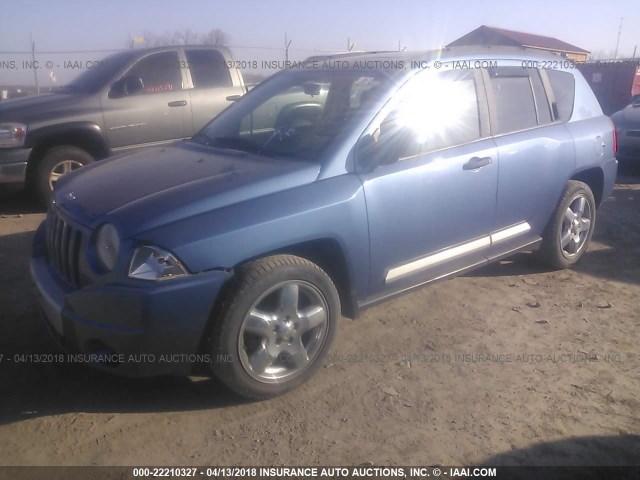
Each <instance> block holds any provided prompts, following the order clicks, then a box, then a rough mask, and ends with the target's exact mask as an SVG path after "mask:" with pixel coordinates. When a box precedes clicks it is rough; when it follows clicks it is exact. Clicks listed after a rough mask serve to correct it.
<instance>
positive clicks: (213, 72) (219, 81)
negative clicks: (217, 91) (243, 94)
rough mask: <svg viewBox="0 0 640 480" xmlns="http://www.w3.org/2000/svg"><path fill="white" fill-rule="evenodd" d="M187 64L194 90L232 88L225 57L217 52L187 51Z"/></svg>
mask: <svg viewBox="0 0 640 480" xmlns="http://www.w3.org/2000/svg"><path fill="white" fill-rule="evenodd" d="M185 53H186V55H187V64H188V65H189V71H190V72H191V79H192V81H193V86H194V88H213V87H230V86H232V82H231V75H229V69H228V68H227V64H226V62H225V61H224V57H223V56H222V54H221V53H220V52H218V51H217V50H199V49H194V50H187V51H186V52H185Z"/></svg>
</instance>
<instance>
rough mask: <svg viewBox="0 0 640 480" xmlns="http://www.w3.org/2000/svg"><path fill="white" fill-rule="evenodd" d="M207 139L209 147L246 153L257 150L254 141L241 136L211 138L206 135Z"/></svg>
mask: <svg viewBox="0 0 640 480" xmlns="http://www.w3.org/2000/svg"><path fill="white" fill-rule="evenodd" d="M207 140H209V143H208V145H209V146H211V147H218V148H229V149H232V150H240V151H241V152H247V153H256V152H257V151H258V150H259V147H258V145H256V143H255V142H252V141H251V140H247V139H246V138H241V137H215V138H214V139H213V140H211V139H209V138H208V137H207Z"/></svg>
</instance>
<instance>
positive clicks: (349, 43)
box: [347, 37, 356, 52]
mask: <svg viewBox="0 0 640 480" xmlns="http://www.w3.org/2000/svg"><path fill="white" fill-rule="evenodd" d="M355 46H356V42H353V43H351V37H347V51H348V52H350V51H352V50H353V47H355Z"/></svg>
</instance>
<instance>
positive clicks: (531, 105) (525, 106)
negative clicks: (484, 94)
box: [488, 67, 538, 134]
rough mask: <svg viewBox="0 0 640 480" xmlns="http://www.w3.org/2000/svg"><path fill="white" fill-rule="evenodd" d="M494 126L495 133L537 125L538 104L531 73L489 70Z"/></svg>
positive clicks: (513, 69) (523, 70) (502, 69)
mask: <svg viewBox="0 0 640 480" xmlns="http://www.w3.org/2000/svg"><path fill="white" fill-rule="evenodd" d="M488 76H489V85H488V87H489V89H490V90H491V98H492V101H491V102H490V109H491V126H492V130H493V133H494V134H501V133H508V132H514V131H517V130H525V129H527V128H533V127H536V126H538V114H537V112H536V101H535V98H534V95H533V86H532V84H531V78H530V75H529V73H528V72H527V71H526V70H525V69H522V68H519V67H498V68H491V69H489V70H488Z"/></svg>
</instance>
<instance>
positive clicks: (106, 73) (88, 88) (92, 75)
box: [55, 50, 135, 93]
mask: <svg viewBox="0 0 640 480" xmlns="http://www.w3.org/2000/svg"><path fill="white" fill-rule="evenodd" d="M134 56H135V53H134V52H132V51H130V50H128V51H125V52H120V53H115V54H113V55H109V56H108V57H107V58H105V59H104V60H102V61H100V62H97V63H96V64H95V65H94V66H93V68H89V69H87V70H84V71H83V72H82V73H81V74H80V75H78V76H77V77H76V78H74V79H73V80H72V81H71V82H70V83H68V84H67V85H63V86H61V87H57V88H56V89H55V91H58V92H65V93H66V92H70V93H74V92H78V93H95V92H97V91H98V90H100V89H101V88H102V87H104V86H105V85H106V84H107V83H108V82H110V81H111V80H114V78H113V77H114V75H115V74H116V73H118V72H119V71H120V70H121V69H123V68H124V67H125V66H126V65H127V64H128V63H129V61H130V60H131V59H132V58H133V57H134Z"/></svg>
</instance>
